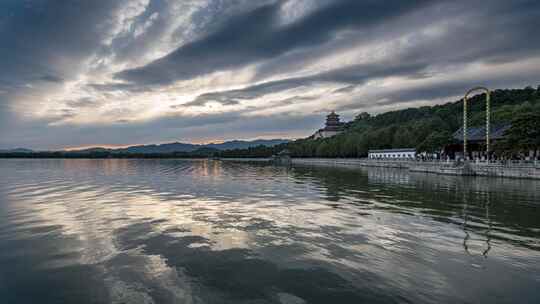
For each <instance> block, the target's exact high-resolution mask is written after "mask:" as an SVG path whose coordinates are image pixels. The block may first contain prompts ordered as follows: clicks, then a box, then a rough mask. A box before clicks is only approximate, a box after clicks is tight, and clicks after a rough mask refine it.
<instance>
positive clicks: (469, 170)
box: [292, 158, 540, 179]
mask: <svg viewBox="0 0 540 304" xmlns="http://www.w3.org/2000/svg"><path fill="white" fill-rule="evenodd" d="M292 164H293V165H310V166H317V165H318V166H333V167H349V168H350V167H384V168H401V169H407V170H409V171H412V172H426V173H436V174H445V175H463V176H475V175H476V176H496V177H510V178H532V179H540V162H536V163H535V162H507V163H487V162H467V163H458V162H453V161H451V162H447V161H407V160H370V159H347V158H293V159H292Z"/></svg>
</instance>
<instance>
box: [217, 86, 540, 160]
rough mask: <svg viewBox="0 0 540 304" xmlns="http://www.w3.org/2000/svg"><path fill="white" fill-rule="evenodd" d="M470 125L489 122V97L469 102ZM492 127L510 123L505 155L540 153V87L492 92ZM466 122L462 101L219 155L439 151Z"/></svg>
mask: <svg viewBox="0 0 540 304" xmlns="http://www.w3.org/2000/svg"><path fill="white" fill-rule="evenodd" d="M468 117H469V121H470V126H480V125H483V124H484V123H485V94H479V95H476V96H474V97H472V98H471V99H470V100H469V115H468ZM491 121H492V123H493V124H498V123H511V124H512V128H511V129H510V130H509V131H508V134H507V138H506V140H505V141H504V142H501V143H498V145H497V146H496V148H497V149H499V150H503V151H506V152H512V151H513V152H515V151H516V150H528V149H532V150H534V149H539V148H540V144H539V141H540V135H539V132H540V86H539V87H538V88H536V89H534V88H532V87H526V88H524V89H503V90H495V91H493V92H492V93H491ZM462 123H463V100H458V101H455V102H449V103H446V104H441V105H435V106H425V107H419V108H408V109H403V110H397V111H391V112H386V113H382V114H378V115H373V116H372V115H370V114H368V113H365V112H364V113H359V114H358V115H357V116H356V118H355V119H354V120H353V121H350V122H347V123H346V124H345V131H344V132H343V133H341V134H339V135H337V136H334V137H331V138H324V139H310V138H306V139H299V140H296V141H293V142H290V143H287V144H282V145H278V146H274V147H263V146H260V147H255V148H250V149H243V150H229V151H222V152H219V153H216V156H220V157H269V156H271V155H273V154H276V153H277V152H279V151H281V150H283V149H288V150H290V152H291V155H292V156H293V157H365V156H367V153H368V150H369V149H392V148H416V149H417V151H419V152H423V151H425V152H438V151H440V150H441V149H442V148H443V147H444V146H445V145H447V144H449V143H451V142H452V141H453V136H452V135H453V133H454V132H455V131H457V130H458V129H459V128H460V127H461V125H462Z"/></svg>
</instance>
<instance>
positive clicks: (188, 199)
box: [0, 160, 540, 304]
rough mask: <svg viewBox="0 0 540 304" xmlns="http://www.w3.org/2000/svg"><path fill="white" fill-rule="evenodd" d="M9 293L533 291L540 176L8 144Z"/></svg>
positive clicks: (487, 299) (297, 295)
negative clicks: (18, 156)
mask: <svg viewBox="0 0 540 304" xmlns="http://www.w3.org/2000/svg"><path fill="white" fill-rule="evenodd" d="M0 303H9V304H11V303H17V304H18V303H295V304H296V303H540V182H538V181H531V180H511V179H488V178H476V179H468V178H460V177H449V176H437V175H424V174H413V173H408V172H406V171H400V170H390V169H376V168H374V169H366V170H362V171H360V170H347V169H324V168H307V167H306V168H303V167H297V168H292V169H289V170H287V169H285V168H280V167H272V166H266V165H262V164H248V163H231V162H219V161H183V160H0Z"/></svg>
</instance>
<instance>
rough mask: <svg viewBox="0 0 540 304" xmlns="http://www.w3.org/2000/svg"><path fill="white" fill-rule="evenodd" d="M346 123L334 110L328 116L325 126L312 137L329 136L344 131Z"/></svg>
mask: <svg viewBox="0 0 540 304" xmlns="http://www.w3.org/2000/svg"><path fill="white" fill-rule="evenodd" d="M343 126H344V123H342V122H340V121H339V115H338V114H336V113H335V112H334V111H332V112H331V113H330V114H328V115H327V116H326V124H325V126H324V128H322V129H319V130H318V131H317V132H315V134H313V135H311V138H313V139H318V138H328V137H332V136H335V135H338V134H339V133H341V132H343Z"/></svg>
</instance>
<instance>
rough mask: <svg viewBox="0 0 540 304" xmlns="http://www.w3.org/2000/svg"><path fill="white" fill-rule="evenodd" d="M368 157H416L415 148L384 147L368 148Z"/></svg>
mask: <svg viewBox="0 0 540 304" xmlns="http://www.w3.org/2000/svg"><path fill="white" fill-rule="evenodd" d="M368 157H369V158H370V159H379V158H381V159H382V158H386V159H414V158H416V149H413V148H407V149H385V150H369V151H368Z"/></svg>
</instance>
